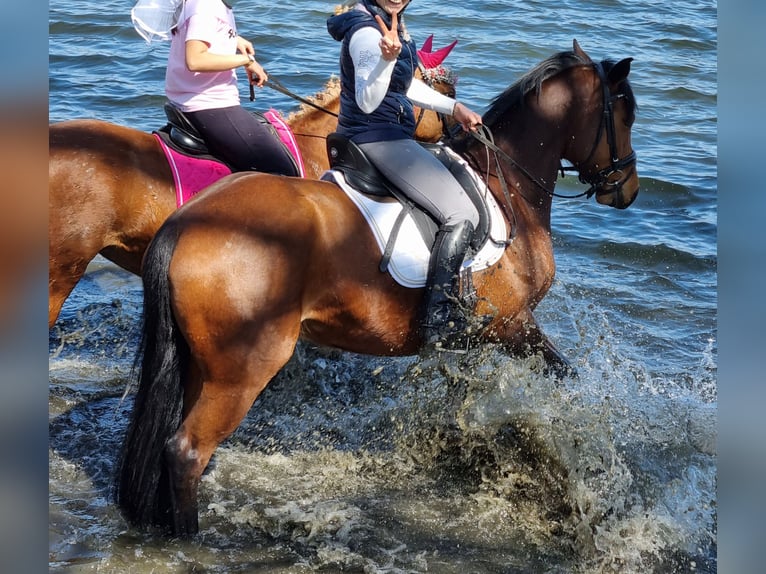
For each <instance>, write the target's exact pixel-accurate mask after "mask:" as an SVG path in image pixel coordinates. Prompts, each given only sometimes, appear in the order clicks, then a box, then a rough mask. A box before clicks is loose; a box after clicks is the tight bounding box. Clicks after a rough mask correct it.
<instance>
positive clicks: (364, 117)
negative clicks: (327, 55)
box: [327, 10, 417, 143]
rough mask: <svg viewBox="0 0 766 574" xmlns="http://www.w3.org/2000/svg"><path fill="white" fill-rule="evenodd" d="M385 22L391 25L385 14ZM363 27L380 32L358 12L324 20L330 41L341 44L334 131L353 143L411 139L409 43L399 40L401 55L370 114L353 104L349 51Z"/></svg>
mask: <svg viewBox="0 0 766 574" xmlns="http://www.w3.org/2000/svg"><path fill="white" fill-rule="evenodd" d="M384 20H386V24H387V25H389V26H390V25H391V21H390V17H389V16H388V14H386V18H384ZM365 26H371V27H374V28H375V29H376V30H379V26H378V23H377V22H376V21H375V19H374V18H373V17H372V16H370V15H369V14H366V13H364V12H362V11H359V10H350V11H349V12H346V13H344V14H340V15H338V16H332V17H331V18H329V19H328V20H327V29H328V31H329V32H330V34H331V35H332V37H333V38H335V39H336V40H338V41H342V45H341V52H340V82H341V96H340V115H339V118H338V129H337V131H338V132H339V133H341V134H343V135H345V136H346V137H348V138H350V139H352V140H353V141H354V142H356V143H367V142H372V141H387V140H397V139H406V138H410V139H411V138H413V137H414V135H415V113H414V111H413V109H412V102H410V100H409V99H408V98H407V95H406V94H407V90H408V89H409V87H410V84H411V83H412V76H413V74H414V73H415V68H416V67H417V52H416V46H415V43H414V42H413V41H412V40H410V41H409V42H407V41H405V40H404V39H403V38H402V37H401V35H400V36H399V40H400V41H401V43H402V51H401V53H400V54H399V57H398V58H397V60H396V65H395V66H394V71H393V73H392V75H391V82H390V84H389V87H388V91H387V92H386V96H385V98H383V102H381V104H380V105H379V106H378V107H377V108H376V109H375V110H374V111H373V112H372V113H370V114H366V113H364V112H363V111H362V110H361V109H360V108H359V106H358V105H357V104H356V99H355V97H354V94H355V93H356V89H355V88H356V82H355V77H354V63H353V61H352V59H351V54H350V53H349V49H348V46H349V42H350V39H351V36H352V35H353V34H354V32H356V31H357V30H359V29H360V28H363V27H365Z"/></svg>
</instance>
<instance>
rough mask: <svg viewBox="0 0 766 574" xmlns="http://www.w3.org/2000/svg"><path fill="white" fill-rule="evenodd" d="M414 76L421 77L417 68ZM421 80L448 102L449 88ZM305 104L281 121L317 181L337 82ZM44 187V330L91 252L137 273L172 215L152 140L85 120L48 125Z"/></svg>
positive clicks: (432, 117) (428, 118)
mask: <svg viewBox="0 0 766 574" xmlns="http://www.w3.org/2000/svg"><path fill="white" fill-rule="evenodd" d="M415 77H418V78H422V77H423V76H422V70H421V69H420V68H417V69H416V71H415ZM426 81H427V83H429V84H430V85H431V86H432V87H433V88H435V89H436V90H438V91H440V92H442V93H444V94H446V95H449V96H451V97H454V95H455V87H454V82H452V83H450V82H447V81H431V80H429V79H428V78H426ZM307 102H308V103H304V104H302V105H301V108H300V109H299V111H297V112H294V113H292V114H290V115H289V116H288V117H287V118H286V123H287V124H288V125H289V127H290V129H291V130H292V131H293V134H294V136H295V139H296V142H297V144H298V147H299V149H300V151H301V155H302V158H303V162H304V165H305V170H306V177H307V178H313V179H318V178H319V177H320V176H321V175H322V173H324V171H325V170H326V169H328V168H329V163H328V161H327V150H326V145H325V138H326V136H327V135H328V134H329V133H331V132H332V131H334V130H335V128H336V126H337V117H336V116H337V113H338V110H339V108H340V85H339V82H338V80H337V79H331V80H330V81H329V82H328V83H327V84H326V86H325V89H324V90H323V91H321V92H319V93H318V94H316V95H315V96H314V97H313V98H309V99H308V100H307ZM417 113H418V117H419V118H420V121H419V123H418V126H417V131H416V138H417V139H419V140H420V141H424V142H435V141H438V140H439V139H440V138H441V137H442V135H443V132H444V130H445V129H446V127H447V124H445V123H444V120H443V118H442V117H441V116H440V114H437V113H436V112H433V111H423V112H422V113H421V112H420V111H418V112H417ZM333 114H334V115H333ZM48 189H49V191H48V213H49V221H48V274H49V275H48V328H51V327H52V326H53V325H54V324H55V322H56V320H57V319H58V316H59V313H60V312H61V308H62V306H63V305H64V302H65V301H66V299H67V297H69V294H70V293H71V292H72V290H73V289H74V287H75V285H76V284H77V282H78V281H79V280H80V278H81V277H82V276H83V274H84V273H85V270H86V268H87V267H88V264H89V263H90V262H91V260H92V259H93V258H94V257H95V256H96V255H98V254H99V253H100V254H101V255H102V256H103V257H105V258H106V259H108V260H110V261H112V262H113V263H116V264H117V265H119V266H120V267H122V268H123V269H126V270H127V271H130V272H131V273H135V274H139V273H140V271H141V260H142V258H143V255H144V252H145V251H146V248H147V246H148V245H149V242H150V241H151V239H152V237H154V234H155V233H156V232H157V230H158V229H159V227H160V225H161V224H162V223H163V222H164V221H165V219H166V218H167V217H168V216H169V215H170V214H171V213H173V212H174V211H175V210H176V191H175V185H174V182H173V175H172V172H171V168H170V166H169V165H168V162H167V160H166V159H165V154H164V152H163V151H162V149H161V148H160V146H159V144H158V142H157V141H156V138H155V137H154V136H153V135H152V134H150V133H148V132H143V131H140V130H136V129H132V128H128V127H124V126H120V125H116V124H112V123H108V122H104V121H99V120H85V119H77V120H69V121H62V122H57V123H53V124H51V125H50V126H49V162H48Z"/></svg>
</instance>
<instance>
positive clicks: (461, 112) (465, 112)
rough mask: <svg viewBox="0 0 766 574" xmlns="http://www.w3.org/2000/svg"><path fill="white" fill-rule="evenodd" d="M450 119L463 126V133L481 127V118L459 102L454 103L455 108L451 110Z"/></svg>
mask: <svg viewBox="0 0 766 574" xmlns="http://www.w3.org/2000/svg"><path fill="white" fill-rule="evenodd" d="M452 117H453V118H455V120H456V121H457V122H458V123H459V124H460V125H461V126H463V131H466V132H468V131H473V130H475V129H476V127H477V126H480V125H481V116H480V115H479V114H477V113H476V112H474V111H472V110H470V109H468V108H467V107H466V106H465V105H464V104H462V103H460V102H455V107H454V108H453V109H452Z"/></svg>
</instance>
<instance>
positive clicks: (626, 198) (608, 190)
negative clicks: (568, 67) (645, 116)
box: [572, 40, 639, 209]
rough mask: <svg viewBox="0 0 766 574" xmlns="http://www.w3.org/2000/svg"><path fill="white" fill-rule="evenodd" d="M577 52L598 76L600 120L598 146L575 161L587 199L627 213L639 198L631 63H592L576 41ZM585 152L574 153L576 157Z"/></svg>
mask: <svg viewBox="0 0 766 574" xmlns="http://www.w3.org/2000/svg"><path fill="white" fill-rule="evenodd" d="M574 52H575V54H577V55H578V56H579V57H581V58H582V59H583V60H585V61H587V62H590V63H591V64H592V70H593V74H594V75H595V79H596V82H595V91H594V95H593V98H594V99H595V100H596V105H597V106H598V108H597V109H600V110H601V119H600V124H599V128H598V132H597V134H596V138H595V142H594V143H593V144H592V147H591V149H590V152H589V153H588V152H586V153H587V156H586V157H585V159H582V160H580V161H573V164H574V166H575V168H576V169H577V171H578V172H579V177H580V181H582V182H583V183H587V184H590V186H591V188H590V190H589V191H588V196H589V197H590V195H592V194H595V195H596V201H598V203H601V204H603V205H608V206H610V207H616V208H618V209H625V208H626V207H628V206H630V204H631V203H633V201H634V200H635V199H636V196H637V195H638V189H639V182H638V172H637V171H636V154H635V152H634V151H633V148H632V145H631V128H632V127H633V122H634V121H635V117H636V108H637V106H636V100H635V98H634V96H633V89H632V88H631V86H630V82H629V81H628V74H629V73H630V63H631V61H632V60H633V58H625V59H623V60H620V61H619V62H617V63H614V62H613V61H611V60H604V61H603V62H600V63H596V62H593V61H592V60H591V59H590V58H589V57H588V55H587V54H586V53H585V52H584V51H583V50H582V48H580V45H579V44H578V43H577V40H575V41H574ZM581 153H582V151H579V152H578V151H576V150H575V151H572V154H573V157H575V156H576V155H578V154H581Z"/></svg>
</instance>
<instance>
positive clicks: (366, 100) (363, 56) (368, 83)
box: [348, 26, 456, 115]
mask: <svg viewBox="0 0 766 574" xmlns="http://www.w3.org/2000/svg"><path fill="white" fill-rule="evenodd" d="M381 37H382V36H381V33H380V32H379V31H378V30H376V29H375V28H372V27H370V26H365V27H363V28H360V29H359V30H357V31H356V32H354V35H353V36H351V40H350V41H349V45H348V48H349V53H350V55H351V59H352V60H353V62H354V73H355V84H356V93H355V94H354V97H355V99H356V103H357V105H358V106H359V108H360V109H361V110H362V111H363V112H365V113H368V114H369V113H371V112H373V111H374V110H375V109H376V108H377V107H378V106H379V105H380V103H381V102H382V101H383V98H384V97H385V95H386V92H387V91H388V85H389V83H390V82H391V74H392V73H393V71H394V65H395V64H396V60H391V61H390V62H389V61H387V60H384V59H383V58H382V57H381V54H380V39H381ZM407 97H408V98H409V99H410V100H411V101H412V102H413V103H414V104H415V105H417V106H420V107H421V108H425V109H427V110H433V111H435V112H439V113H442V114H447V115H452V112H453V110H454V108H455V103H456V100H454V99H453V98H450V97H449V96H445V95H444V94H441V93H439V92H437V91H436V90H434V89H433V88H431V87H430V86H428V85H427V84H426V83H425V82H423V81H422V80H418V79H416V78H413V80H412V84H411V85H410V88H409V89H408V90H407Z"/></svg>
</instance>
